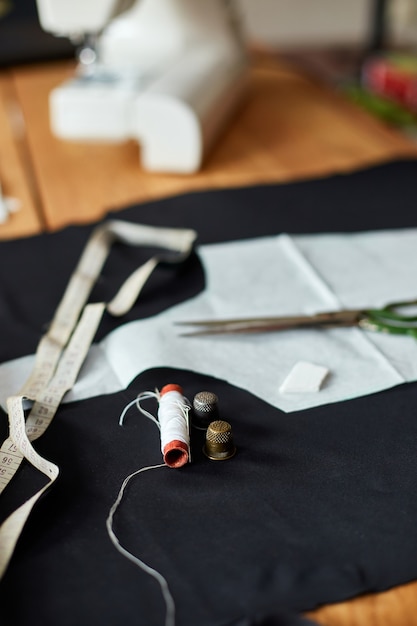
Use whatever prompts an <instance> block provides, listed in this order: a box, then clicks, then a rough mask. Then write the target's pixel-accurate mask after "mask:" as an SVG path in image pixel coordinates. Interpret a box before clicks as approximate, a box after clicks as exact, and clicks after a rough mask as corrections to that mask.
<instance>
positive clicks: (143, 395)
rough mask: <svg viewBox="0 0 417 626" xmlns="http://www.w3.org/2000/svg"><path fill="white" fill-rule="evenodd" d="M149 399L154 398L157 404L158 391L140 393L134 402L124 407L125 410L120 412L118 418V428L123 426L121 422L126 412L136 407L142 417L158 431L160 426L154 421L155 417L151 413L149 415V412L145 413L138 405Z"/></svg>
mask: <svg viewBox="0 0 417 626" xmlns="http://www.w3.org/2000/svg"><path fill="white" fill-rule="evenodd" d="M149 398H155V400H157V401H158V402H159V399H160V394H159V391H158V390H156V391H142V393H140V394H139V395H138V396H137V397H136V398H135V399H134V400H132V401H131V402H129V404H128V405H127V406H125V408H124V409H123V411H122V414H121V415H120V418H119V424H120V426H123V420H124V418H125V415H126V413H127V412H128V410H129V409H130V408H131V407H132V406H136V408H137V409H139V411H140V412H141V413H142V414H143V415H145V417H147V418H148V419H150V420H151V421H152V422H154V424H156V425H157V426H158V428H159V429H160V428H161V425H160V423H159V422H158V420H157V419H156V417H155V416H154V415H152V413H149V411H146V410H145V409H144V408H143V407H142V406H141V404H140V401H141V400H148V399H149Z"/></svg>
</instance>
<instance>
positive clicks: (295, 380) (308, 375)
mask: <svg viewBox="0 0 417 626" xmlns="http://www.w3.org/2000/svg"><path fill="white" fill-rule="evenodd" d="M328 373H329V370H328V369H327V367H324V366H323V365H316V364H315V363H309V362H308V361H298V363H296V364H295V365H294V367H293V368H292V370H291V372H290V373H289V374H288V376H287V377H286V379H285V380H284V382H283V383H282V385H281V387H280V388H279V390H280V392H281V393H310V392H317V391H320V387H321V385H322V384H323V381H324V379H325V378H326V376H327V374H328Z"/></svg>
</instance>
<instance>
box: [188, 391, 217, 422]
mask: <svg viewBox="0 0 417 626" xmlns="http://www.w3.org/2000/svg"><path fill="white" fill-rule="evenodd" d="M217 419H219V409H218V398H217V396H216V394H215V393H212V392H211V391H200V392H199V393H197V394H196V395H195V396H194V400H193V423H194V425H195V426H197V427H198V428H207V427H208V425H209V424H210V422H214V421H215V420H217Z"/></svg>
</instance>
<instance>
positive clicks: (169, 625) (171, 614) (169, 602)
mask: <svg viewBox="0 0 417 626" xmlns="http://www.w3.org/2000/svg"><path fill="white" fill-rule="evenodd" d="M161 467H167V466H166V465H165V463H161V464H159V465H150V466H148V467H141V468H140V469H138V470H136V471H135V472H132V474H129V476H127V477H126V478H125V479H124V481H123V483H122V486H121V487H120V490H119V494H118V496H117V498H116V500H115V502H114V504H113V506H112V507H111V509H110V512H109V515H108V517H107V520H106V527H107V532H108V534H109V537H110V539H111V541H112V543H113V545H114V546H115V548H116V549H117V550H118V551H119V552H120V553H121V554H123V556H125V557H126V558H127V559H128V560H129V561H131V562H132V563H134V564H135V565H137V566H138V567H139V568H140V569H142V570H143V571H144V572H145V573H146V574H149V576H152V577H153V578H154V579H155V580H156V581H157V582H158V583H159V586H160V587H161V592H162V596H163V598H164V601H165V606H166V615H165V626H175V603H174V599H173V597H172V595H171V592H170V590H169V587H168V583H167V581H166V579H165V578H164V577H163V576H162V574H160V573H159V572H158V571H157V570H156V569H154V568H153V567H150V566H149V565H147V564H146V563H145V562H144V561H142V560H141V559H139V558H138V557H137V556H135V555H134V554H132V553H131V552H129V550H127V549H126V548H125V547H124V546H122V544H121V543H120V541H119V539H118V537H117V535H116V533H115V532H114V530H113V520H114V515H115V513H116V511H117V509H118V507H119V505H120V503H121V501H122V498H123V494H124V491H125V489H126V487H127V485H128V483H129V481H130V480H131V479H132V478H134V477H135V476H136V475H137V474H141V473H142V472H146V471H148V470H153V469H158V468H161Z"/></svg>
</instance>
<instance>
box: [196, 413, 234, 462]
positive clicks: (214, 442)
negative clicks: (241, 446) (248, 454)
mask: <svg viewBox="0 0 417 626" xmlns="http://www.w3.org/2000/svg"><path fill="white" fill-rule="evenodd" d="M203 452H204V454H205V455H206V456H208V458H209V459H212V460H213V461H224V460H226V459H230V458H231V457H232V456H233V455H234V454H235V452H236V448H235V445H234V443H233V437H232V427H231V426H230V424H229V422H224V421H223V420H216V421H215V422H211V424H209V426H208V428H207V432H206V442H205V444H204V448H203Z"/></svg>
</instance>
